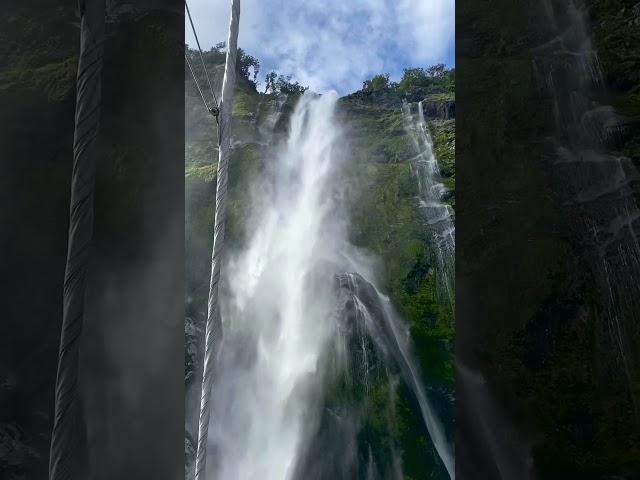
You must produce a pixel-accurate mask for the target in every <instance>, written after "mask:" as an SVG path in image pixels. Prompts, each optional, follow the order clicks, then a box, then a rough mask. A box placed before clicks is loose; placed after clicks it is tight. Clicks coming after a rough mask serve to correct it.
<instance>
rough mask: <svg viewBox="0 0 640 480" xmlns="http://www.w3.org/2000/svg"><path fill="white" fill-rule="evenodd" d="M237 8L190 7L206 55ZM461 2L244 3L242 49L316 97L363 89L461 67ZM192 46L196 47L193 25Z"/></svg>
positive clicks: (224, 0)
mask: <svg viewBox="0 0 640 480" xmlns="http://www.w3.org/2000/svg"><path fill="white" fill-rule="evenodd" d="M230 3H231V2H230V0H191V1H190V2H189V7H190V9H191V12H192V14H193V15H194V20H195V22H196V28H197V31H198V35H199V37H200V41H201V43H202V45H203V47H205V48H210V47H211V46H212V45H214V44H216V43H218V42H221V41H224V40H226V36H227V29H228V21H229V10H230ZM454 8H455V7H454V0H351V1H349V0H325V1H322V2H311V1H308V0H288V1H287V0H242V6H241V15H240V18H241V20H240V38H239V45H240V46H241V47H242V48H243V49H245V51H247V52H248V53H249V54H251V55H253V56H255V57H256V58H258V59H259V60H260V62H261V63H262V72H261V75H260V77H261V78H260V79H263V78H264V74H266V73H267V71H270V70H276V71H277V72H279V73H282V74H291V75H292V76H293V79H294V80H297V81H299V82H300V83H301V84H303V85H308V86H309V87H310V88H311V89H312V90H314V91H317V92H324V91H327V90H331V89H335V90H337V91H338V92H340V93H348V92H351V91H354V90H357V89H359V88H360V87H361V86H362V82H363V81H364V80H365V79H367V78H370V77H371V76H372V75H375V74H377V73H382V72H388V73H390V74H391V77H392V78H393V79H396V80H397V79H399V77H400V76H401V74H402V69H403V68H407V67H417V66H423V67H424V66H428V65H432V64H435V63H445V64H447V65H450V66H452V65H453V62H454V11H455V10H454ZM186 38H187V43H189V45H192V46H195V41H194V40H193V36H192V34H191V33H190V27H189V25H188V23H187V26H186Z"/></svg>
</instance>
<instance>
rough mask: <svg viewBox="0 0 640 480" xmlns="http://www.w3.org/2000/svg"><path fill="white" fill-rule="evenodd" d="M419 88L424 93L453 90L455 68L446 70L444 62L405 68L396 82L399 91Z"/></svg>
mask: <svg viewBox="0 0 640 480" xmlns="http://www.w3.org/2000/svg"><path fill="white" fill-rule="evenodd" d="M416 88H420V89H423V90H424V91H425V92H426V93H444V92H453V91H454V90H455V69H450V70H447V69H446V68H445V66H444V64H439V65H434V66H431V67H428V68H426V69H425V68H405V69H404V74H403V75H402V79H401V80H400V82H399V83H398V89H399V90H400V91H401V92H408V91H410V90H412V89H416Z"/></svg>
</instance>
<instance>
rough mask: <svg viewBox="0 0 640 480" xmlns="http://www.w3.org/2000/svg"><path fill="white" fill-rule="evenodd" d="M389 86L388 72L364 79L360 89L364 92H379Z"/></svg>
mask: <svg viewBox="0 0 640 480" xmlns="http://www.w3.org/2000/svg"><path fill="white" fill-rule="evenodd" d="M387 88H389V74H388V73H383V74H380V75H375V76H374V77H373V78H372V79H371V80H365V82H364V83H363V84H362V90H364V91H366V92H379V91H382V90H386V89H387Z"/></svg>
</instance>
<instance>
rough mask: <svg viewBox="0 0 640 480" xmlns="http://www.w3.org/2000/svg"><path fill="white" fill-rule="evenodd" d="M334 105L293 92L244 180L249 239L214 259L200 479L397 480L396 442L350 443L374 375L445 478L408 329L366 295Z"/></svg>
mask: <svg viewBox="0 0 640 480" xmlns="http://www.w3.org/2000/svg"><path fill="white" fill-rule="evenodd" d="M336 104H337V95H336V94H335V93H328V94H325V95H322V96H319V95H315V94H312V93H309V92H307V93H305V94H304V95H302V96H301V97H300V99H299V100H298V101H297V104H296V106H295V108H294V111H293V113H292V115H291V118H290V122H289V131H288V134H287V136H286V138H284V139H283V141H282V143H281V144H279V145H273V146H272V151H271V152H268V153H265V155H264V158H263V160H264V163H265V170H266V172H265V173H264V174H263V175H261V176H260V178H259V179H258V180H257V181H256V183H254V184H252V185H246V188H247V189H249V190H250V191H251V192H252V195H253V201H252V209H253V211H252V214H251V217H250V220H249V221H248V222H247V225H246V227H247V238H248V240H247V242H246V245H244V246H243V247H242V248H241V249H240V251H236V252H233V254H232V255H231V256H230V258H229V261H228V264H227V265H225V284H224V285H223V290H222V292H223V293H222V294H221V301H222V304H221V308H222V314H223V315H222V318H223V321H224V328H223V330H224V336H223V339H222V342H221V345H220V350H219V355H218V358H217V359H216V363H215V371H214V379H215V380H214V388H213V391H212V398H211V404H212V406H211V408H212V417H211V418H212V420H211V423H210V426H209V447H208V454H209V458H208V459H207V468H208V472H209V477H210V478H233V479H239V480H258V479H259V480H288V479H290V480H297V479H305V480H314V479H318V480H321V479H324V478H336V479H352V478H358V479H365V478H396V479H401V478H402V465H401V460H400V456H399V455H398V454H397V450H398V449H397V445H391V447H390V448H389V450H386V451H384V452H381V451H380V449H379V448H378V447H379V445H377V444H376V445H372V444H371V443H369V444H366V440H362V441H361V437H359V436H358V432H360V431H361V430H362V428H364V427H363V426H362V425H361V421H362V415H363V409H362V408H363V406H364V405H367V404H368V402H370V400H369V398H368V397H369V395H370V390H369V389H370V388H373V385H374V384H375V382H379V381H384V382H385V385H389V386H390V389H389V390H390V395H391V396H390V403H393V395H394V393H393V392H394V389H395V385H397V381H396V378H399V379H400V380H401V381H403V382H404V384H405V385H406V386H407V388H408V389H409V391H410V392H411V394H412V395H413V397H414V401H415V404H416V405H417V407H416V409H415V411H416V412H418V413H417V415H418V418H420V417H421V418H422V419H423V421H424V425H425V428H426V430H427V432H428V434H429V435H430V436H431V439H432V441H433V450H434V452H436V453H434V455H435V457H437V458H440V459H441V460H437V459H434V462H436V465H435V466H434V469H435V470H434V471H438V472H440V470H441V471H442V472H440V473H437V475H438V476H437V478H444V477H450V478H453V476H454V472H453V453H452V447H451V446H450V440H449V439H448V438H447V435H445V431H444V429H443V427H442V425H441V422H440V421H439V420H438V413H437V412H436V410H434V408H433V405H432V401H431V400H430V399H429V398H428V397H427V393H428V392H427V390H426V387H425V385H423V381H422V379H421V375H420V373H419V369H418V367H417V363H416V361H415V360H414V358H413V354H412V353H411V348H410V339H409V336H408V331H407V330H406V328H405V327H403V326H402V324H401V322H400V320H399V318H398V317H397V315H396V314H395V313H393V309H392V308H391V304H390V302H389V300H388V299H387V298H386V297H384V296H383V295H381V294H380V293H378V291H377V290H376V289H375V287H373V283H372V279H373V273H372V270H371V268H370V267H369V263H368V262H367V260H366V258H367V256H366V254H364V253H363V252H359V251H358V250H357V249H355V248H354V247H353V246H351V245H350V244H349V242H348V240H347V238H348V237H347V228H346V227H347V224H348V222H347V218H346V214H345V210H346V208H345V206H344V205H343V204H342V203H341V199H342V197H341V195H340V193H341V192H340V189H341V188H342V185H341V178H342V177H341V167H342V165H343V162H344V160H345V158H344V157H345V149H344V148H343V146H344V143H343V138H342V136H341V131H340V128H339V127H338V126H337V120H336V115H335V110H336ZM280 109H281V105H279V106H278V111H279V110H280ZM269 127H271V128H273V125H269ZM274 141H275V140H274ZM451 235H453V234H452V233H451ZM345 272H358V273H357V274H356V273H345ZM365 277H366V278H368V279H369V280H365ZM345 282H346V283H345ZM354 305H357V312H358V313H357V314H354V315H352V313H353V308H351V307H353V306H354ZM380 379H382V380H380ZM336 392H338V393H336ZM340 392H341V393H340ZM332 395H333V397H332ZM336 399H337V400H336ZM345 399H347V400H345ZM334 406H335V408H333V407H334ZM389 421H390V422H393V421H394V420H393V418H392V416H389ZM394 428H396V427H395V426H394V425H389V430H393V429H394ZM382 443H384V442H382ZM385 445H386V444H385ZM429 448H431V446H430V447H429ZM428 454H429V452H425V455H428ZM438 462H440V463H438Z"/></svg>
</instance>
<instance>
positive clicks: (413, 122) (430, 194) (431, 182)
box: [402, 102, 455, 312]
mask: <svg viewBox="0 0 640 480" xmlns="http://www.w3.org/2000/svg"><path fill="white" fill-rule="evenodd" d="M414 106H415V108H414ZM414 110H415V111H414ZM402 113H403V117H404V122H405V128H406V130H407V132H408V134H409V137H410V138H411V140H412V143H413V146H414V150H415V152H416V156H415V157H414V158H412V159H411V167H412V169H413V173H414V175H415V177H416V179H417V181H418V192H419V196H420V197H419V202H420V208H421V210H422V213H423V215H424V219H425V225H426V228H427V232H428V234H429V237H430V240H431V242H430V244H431V247H432V249H433V251H434V254H435V256H436V260H437V265H438V268H437V270H438V277H439V279H440V282H439V285H438V290H439V292H440V294H441V296H442V299H443V300H445V301H446V302H447V303H448V304H449V306H450V307H451V311H452V312H454V311H455V220H454V212H453V208H451V206H450V205H447V204H446V203H445V202H444V201H443V198H444V194H445V193H446V187H445V186H444V184H443V183H442V181H441V180H442V178H441V175H440V167H439V165H438V160H437V159H436V157H435V155H434V153H433V140H432V139H431V134H430V133H429V129H428V127H427V122H426V120H425V116H424V109H423V105H422V102H418V104H417V105H415V104H411V103H407V102H405V103H403V105H402Z"/></svg>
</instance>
